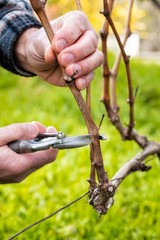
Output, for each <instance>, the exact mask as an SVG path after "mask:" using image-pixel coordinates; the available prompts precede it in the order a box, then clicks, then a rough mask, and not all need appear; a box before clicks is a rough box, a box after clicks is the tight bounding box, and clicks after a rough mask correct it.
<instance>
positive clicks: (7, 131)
mask: <svg viewBox="0 0 160 240" xmlns="http://www.w3.org/2000/svg"><path fill="white" fill-rule="evenodd" d="M37 134H38V127H37V126H36V125H35V124H32V123H15V124H11V125H9V126H6V127H2V128H0V146H3V145H5V144H7V143H9V142H12V141H15V140H18V139H32V138H34V137H36V136H37Z"/></svg>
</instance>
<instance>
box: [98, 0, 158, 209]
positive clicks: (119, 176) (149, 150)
mask: <svg viewBox="0 0 160 240" xmlns="http://www.w3.org/2000/svg"><path fill="white" fill-rule="evenodd" d="M103 3H104V4H103V6H104V9H103V10H102V11H101V12H100V13H102V14H103V15H104V16H105V23H104V25H103V29H102V30H101V32H100V35H101V38H102V51H103V53H104V57H105V61H104V65H103V78H104V90H103V96H102V100H101V101H102V102H103V103H104V104H105V107H106V110H107V114H108V117H109V119H110V120H111V122H112V124H113V125H114V126H115V127H116V129H117V130H118V132H119V133H120V134H121V136H122V139H123V140H134V141H135V142H136V143H137V144H138V145H139V146H140V147H141V148H142V151H141V152H140V153H138V154H137V155H136V156H134V157H133V158H132V159H131V160H129V161H127V162H126V163H125V164H124V165H123V166H122V167H121V168H120V169H119V171H118V172H117V173H116V174H115V175H114V177H113V178H112V179H111V180H110V182H112V184H113V185H114V189H113V196H114V194H115V192H116V190H117V188H118V186H119V185H120V183H121V182H122V181H123V179H125V178H126V177H127V176H128V175H129V174H131V173H133V172H135V171H138V170H140V171H148V170H149V169H150V168H151V166H146V165H145V163H144V161H145V159H146V158H147V157H149V156H150V155H155V156H158V157H159V156H160V143H158V142H154V141H149V140H148V138H147V137H146V136H142V135H139V134H138V133H137V131H136V130H135V129H134V111H133V110H134V108H133V105H134V101H135V96H136V94H137V89H138V88H137V89H136V93H135V96H134V95H133V90H132V82H131V74H130V67H129V57H128V56H127V55H126V53H125V51H124V46H125V43H126V41H127V39H128V37H129V36H130V34H131V31H130V21H131V11H132V7H133V0H129V8H128V15H127V20H126V27H125V33H124V40H123V43H121V41H120V37H119V35H118V32H117V30H116V28H115V26H114V23H113V21H112V18H111V11H112V7H113V3H114V0H110V1H109V4H108V1H107V0H104V1H103ZM109 25H110V26H111V28H112V30H113V33H114V35H115V37H116V39H117V42H118V45H119V47H120V53H119V54H118V56H117V58H116V61H115V64H114V66H113V69H112V70H110V69H109V66H108V59H107V44H106V41H107V37H108V32H109ZM121 56H122V57H123V60H124V62H125V66H126V73H127V79H128V81H127V84H128V90H129V100H128V103H129V104H130V123H129V125H128V127H127V128H126V127H124V126H123V125H122V122H121V120H120V117H119V114H118V112H119V107H118V105H117V98H116V78H117V74H118V69H119V65H120V59H121ZM110 77H112V86H111V92H112V102H113V104H112V106H111V103H110V101H111V99H110V91H109V90H110V86H109V82H110ZM95 195H96V193H95ZM113 196H111V197H109V198H108V199H106V204H105V209H106V212H107V210H108V209H109V208H110V207H111V206H112V204H113Z"/></svg>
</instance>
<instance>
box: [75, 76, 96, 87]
mask: <svg viewBox="0 0 160 240" xmlns="http://www.w3.org/2000/svg"><path fill="white" fill-rule="evenodd" d="M93 78H94V73H93V72H90V73H89V74H88V75H84V76H83V77H80V78H77V79H75V84H76V87H77V88H78V90H80V91H81V90H83V89H85V88H86V87H87V86H88V85H89V84H90V83H91V81H92V80H93Z"/></svg>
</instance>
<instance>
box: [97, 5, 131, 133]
mask: <svg viewBox="0 0 160 240" xmlns="http://www.w3.org/2000/svg"><path fill="white" fill-rule="evenodd" d="M103 5H104V6H103V7H104V9H103V11H100V13H101V14H103V15H104V16H105V17H106V19H107V20H108V22H109V24H110V26H111V28H112V31H113V33H114V35H115V37H116V40H117V42H118V45H119V47H120V50H121V53H122V56H123V60H124V62H125V67H126V74H127V81H128V90H129V99H128V101H127V102H128V103H129V106H130V121H129V124H128V135H130V134H131V132H132V129H133V127H134V124H135V123H134V96H133V89H132V81H131V73H130V67H129V57H128V56H127V55H126V53H125V51H124V47H123V44H122V43H121V40H120V37H119V35H118V32H117V30H116V28H115V25H114V23H113V21H112V18H111V16H110V10H109V5H108V1H107V0H104V1H103Z"/></svg>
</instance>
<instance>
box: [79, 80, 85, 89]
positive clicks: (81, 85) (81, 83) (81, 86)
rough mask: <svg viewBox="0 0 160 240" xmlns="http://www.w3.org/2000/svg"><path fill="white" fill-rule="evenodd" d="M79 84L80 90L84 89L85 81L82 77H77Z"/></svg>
mask: <svg viewBox="0 0 160 240" xmlns="http://www.w3.org/2000/svg"><path fill="white" fill-rule="evenodd" d="M79 85H80V90H83V89H85V87H86V81H85V80H84V79H83V78H81V79H79Z"/></svg>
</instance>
